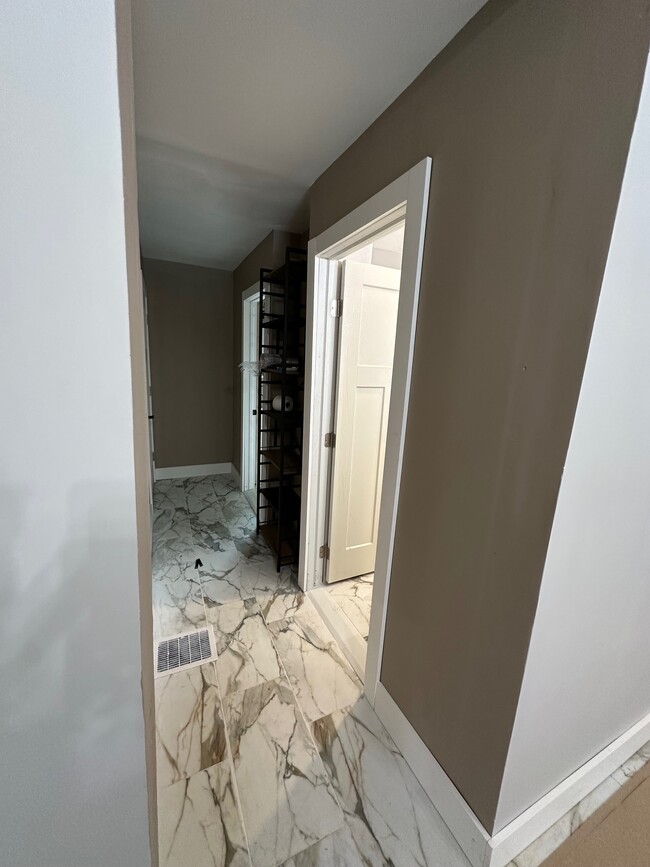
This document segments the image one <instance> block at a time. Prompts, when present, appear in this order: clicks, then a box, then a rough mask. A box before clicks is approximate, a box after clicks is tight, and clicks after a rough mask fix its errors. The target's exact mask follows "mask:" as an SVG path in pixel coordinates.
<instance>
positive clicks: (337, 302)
mask: <svg viewBox="0 0 650 867" xmlns="http://www.w3.org/2000/svg"><path fill="white" fill-rule="evenodd" d="M342 312H343V299H342V298H334V300H333V301H332V303H331V305H330V314H331V315H332V316H334V317H335V318H336V319H338V318H339V317H340V315H341V313H342Z"/></svg>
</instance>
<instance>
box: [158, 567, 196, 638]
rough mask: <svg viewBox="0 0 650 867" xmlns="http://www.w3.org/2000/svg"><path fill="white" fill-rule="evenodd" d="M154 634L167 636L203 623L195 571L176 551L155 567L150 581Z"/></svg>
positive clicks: (159, 636)
mask: <svg viewBox="0 0 650 867" xmlns="http://www.w3.org/2000/svg"><path fill="white" fill-rule="evenodd" d="M152 608H153V628H154V638H155V639H156V640H157V641H158V640H160V639H161V638H168V637H170V636H172V635H178V634H179V633H181V632H189V631H190V630H192V629H198V628H201V627H204V626H205V625H206V623H207V621H206V616H205V607H204V605H203V594H202V591H201V582H200V579H199V574H198V571H197V570H195V569H194V568H193V567H192V561H191V559H190V561H189V562H188V560H187V559H186V558H184V557H181V556H179V555H174V556H173V557H170V559H169V561H168V562H167V563H166V565H165V566H164V567H163V566H159V567H158V568H157V569H156V572H155V575H154V580H153V582H152Z"/></svg>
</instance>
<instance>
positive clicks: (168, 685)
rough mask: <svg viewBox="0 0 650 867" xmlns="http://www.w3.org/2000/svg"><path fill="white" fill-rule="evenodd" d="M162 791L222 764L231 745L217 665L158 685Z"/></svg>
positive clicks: (183, 673) (179, 673) (179, 674)
mask: <svg viewBox="0 0 650 867" xmlns="http://www.w3.org/2000/svg"><path fill="white" fill-rule="evenodd" d="M155 688H156V758H157V768H158V788H159V789H161V788H164V787H165V786H170V785H171V784H172V783H176V782H178V781H179V780H182V779H185V778H186V777H190V776H192V774H195V773H196V772H197V771H201V770H203V769H204V768H208V767H210V766H211V765H216V764H218V763H219V762H222V761H224V760H225V759H226V757H227V746H226V738H225V730H224V723H223V712H222V709H221V698H220V696H219V687H218V685H217V673H216V669H215V664H214V663H213V662H209V663H207V664H205V665H198V666H195V667H194V668H188V669H185V671H177V672H174V673H173V674H169V675H167V676H166V677H159V678H157V679H156V681H155Z"/></svg>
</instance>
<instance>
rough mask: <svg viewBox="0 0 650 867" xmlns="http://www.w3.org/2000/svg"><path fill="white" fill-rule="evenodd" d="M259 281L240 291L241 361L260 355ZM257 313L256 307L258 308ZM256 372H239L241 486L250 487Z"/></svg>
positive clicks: (254, 479) (254, 475)
mask: <svg viewBox="0 0 650 867" xmlns="http://www.w3.org/2000/svg"><path fill="white" fill-rule="evenodd" d="M259 299H260V284H259V283H254V284H253V285H252V286H250V287H249V288H248V289H246V291H245V292H243V293H242V361H245V362H246V361H257V360H258V359H257V356H258V355H259V349H258V346H257V344H258V336H257V321H256V317H255V309H256V308H255V305H256V304H257V305H258V308H259ZM257 315H258V316H259V309H258V310H257ZM255 386H256V378H255V376H254V375H253V374H252V373H250V372H248V371H244V372H243V373H242V416H241V425H242V427H241V464H240V467H241V487H242V491H249V490H252V489H253V488H255V486H256V484H257V463H256V461H255V452H256V444H257V424H256V422H255V418H254V416H253V410H254V409H257V401H256V400H255V398H254V397H253V393H254V391H255Z"/></svg>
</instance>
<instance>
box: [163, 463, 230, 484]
mask: <svg viewBox="0 0 650 867" xmlns="http://www.w3.org/2000/svg"><path fill="white" fill-rule="evenodd" d="M231 472H232V464H231V463H227V464H195V465H194V466H190V467H156V473H155V476H156V479H155V480H156V481H157V482H159V481H160V480H161V479H192V478H194V477H195V476H219V475H222V474H223V473H231Z"/></svg>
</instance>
